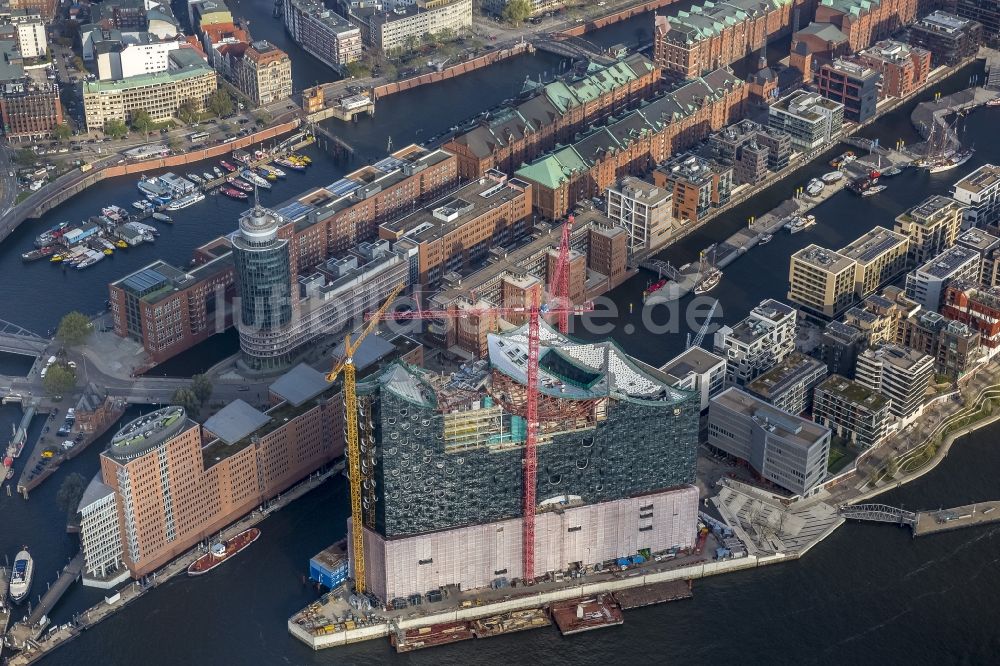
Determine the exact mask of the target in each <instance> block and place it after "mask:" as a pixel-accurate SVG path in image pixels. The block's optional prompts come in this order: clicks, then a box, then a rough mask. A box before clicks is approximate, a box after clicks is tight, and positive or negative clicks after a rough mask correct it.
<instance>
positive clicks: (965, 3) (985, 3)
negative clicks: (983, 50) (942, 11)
mask: <svg viewBox="0 0 1000 666" xmlns="http://www.w3.org/2000/svg"><path fill="white" fill-rule="evenodd" d="M946 5H947V7H948V8H949V9H950V10H951V11H953V12H954V13H955V14H956V15H957V16H959V17H960V18H964V19H968V20H970V21H975V22H976V23H979V24H981V25H982V26H983V42H984V43H985V44H986V45H987V46H991V47H993V48H997V46H1000V4H997V3H996V2H993V0H950V1H949V2H948V3H946Z"/></svg>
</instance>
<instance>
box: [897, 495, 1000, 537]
mask: <svg viewBox="0 0 1000 666" xmlns="http://www.w3.org/2000/svg"><path fill="white" fill-rule="evenodd" d="M998 520H1000V502H979V503H978V504H967V505H965V506H957V507H955V508H953V509H941V510H939V511H921V512H920V513H918V514H917V521H916V523H914V524H913V525H911V527H912V528H913V536H914V537H918V536H926V535H928V534H937V533H938V532H949V531H951V530H957V529H960V528H963V527H974V526H976V525H988V524H990V523H995V522H997V521H998Z"/></svg>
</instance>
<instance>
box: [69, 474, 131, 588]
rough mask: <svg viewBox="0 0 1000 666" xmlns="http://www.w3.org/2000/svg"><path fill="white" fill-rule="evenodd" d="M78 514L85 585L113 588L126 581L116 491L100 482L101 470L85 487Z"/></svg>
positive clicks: (126, 570)
mask: <svg viewBox="0 0 1000 666" xmlns="http://www.w3.org/2000/svg"><path fill="white" fill-rule="evenodd" d="M77 513H79V515H80V543H81V545H82V546H83V584H84V585H86V586H88V587H101V588H111V587H114V586H115V585H117V584H118V583H120V582H122V581H124V580H127V579H128V577H129V573H128V569H126V568H125V563H124V560H123V559H122V539H121V528H120V523H119V518H118V507H117V505H116V504H115V491H114V489H113V488H111V487H110V486H108V485H105V484H104V483H103V482H102V481H101V475H100V473H98V474H97V475H95V476H94V478H93V479H92V480H91V481H90V484H89V485H88V486H87V488H86V490H84V492H83V497H82V498H81V499H80V504H79V507H78V509H77Z"/></svg>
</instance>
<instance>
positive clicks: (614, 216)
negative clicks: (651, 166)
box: [607, 176, 674, 253]
mask: <svg viewBox="0 0 1000 666" xmlns="http://www.w3.org/2000/svg"><path fill="white" fill-rule="evenodd" d="M673 212H674V207H673V193H672V191H671V190H669V189H667V188H663V187H657V186H656V185H653V184H652V183H649V182H647V181H645V180H642V179H640V178H634V177H632V176H626V177H625V178H622V179H621V181H620V182H619V184H618V185H617V186H615V187H610V188H608V190H607V214H608V219H609V220H610V221H611V223H612V224H614V225H616V226H619V227H622V228H623V229H625V230H626V231H627V232H628V235H629V252H632V253H634V252H638V251H640V250H652V249H656V248H658V247H660V246H661V245H664V244H665V243H666V242H667V241H669V240H670V239H671V237H672V236H673V232H674V215H673Z"/></svg>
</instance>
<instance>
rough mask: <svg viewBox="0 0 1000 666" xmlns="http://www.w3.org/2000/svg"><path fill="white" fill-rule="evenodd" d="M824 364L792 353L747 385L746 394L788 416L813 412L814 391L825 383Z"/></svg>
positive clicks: (803, 355) (794, 352) (825, 371)
mask: <svg viewBox="0 0 1000 666" xmlns="http://www.w3.org/2000/svg"><path fill="white" fill-rule="evenodd" d="M826 375H827V368H826V364H824V363H823V362H822V361H819V360H817V359H815V358H812V357H810V356H806V355H805V354H802V353H800V352H796V351H793V352H792V353H790V354H789V355H788V356H786V357H785V358H784V360H782V361H781V362H780V363H778V364H777V365H776V366H774V367H773V368H771V369H770V370H768V371H767V372H765V373H764V374H762V375H760V376H759V377H757V379H755V380H753V381H752V382H749V383H748V384H747V385H746V388H745V390H746V392H747V393H749V394H751V395H754V396H756V397H758V398H760V399H761V400H763V401H764V402H766V403H769V404H771V405H774V406H775V407H777V408H778V409H780V410H782V411H784V412H788V413H789V414H802V413H804V412H808V411H809V410H810V409H812V392H813V388H815V386H816V385H817V384H819V383H820V382H821V381H823V380H824V379H826Z"/></svg>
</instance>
